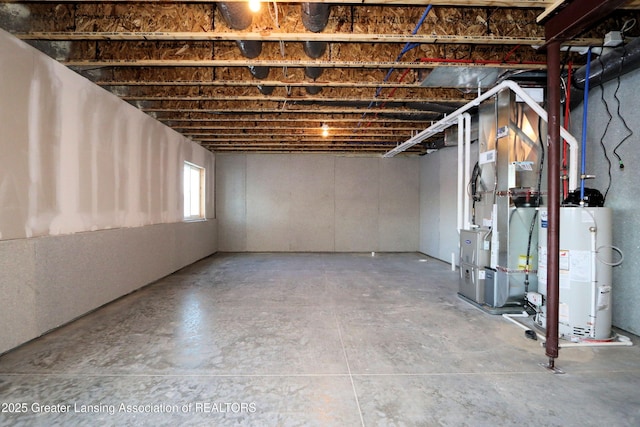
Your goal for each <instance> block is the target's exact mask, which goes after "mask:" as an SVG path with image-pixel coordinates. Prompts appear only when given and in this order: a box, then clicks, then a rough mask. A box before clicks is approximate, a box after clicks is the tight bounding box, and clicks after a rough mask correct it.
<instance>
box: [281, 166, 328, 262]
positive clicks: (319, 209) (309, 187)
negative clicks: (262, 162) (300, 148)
mask: <svg viewBox="0 0 640 427" xmlns="http://www.w3.org/2000/svg"><path fill="white" fill-rule="evenodd" d="M290 161H291V169H290V174H291V175H290V185H291V203H290V211H289V214H290V220H289V241H290V249H291V250H292V251H312V252H331V251H333V248H334V245H335V242H334V239H335V236H334V234H335V229H334V227H335V224H334V212H335V200H334V192H335V182H334V172H335V171H334V159H333V158H332V157H329V156H315V155H295V156H293V155H292V156H291V160H290Z"/></svg>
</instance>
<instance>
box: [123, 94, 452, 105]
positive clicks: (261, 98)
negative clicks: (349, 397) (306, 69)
mask: <svg viewBox="0 0 640 427" xmlns="http://www.w3.org/2000/svg"><path fill="white" fill-rule="evenodd" d="M120 98H121V99H123V100H125V101H129V102H135V101H143V102H162V101H174V102H202V101H205V102H206V101H214V102H233V101H246V102H250V101H259V102H327V103H328V102H347V103H348V102H380V103H382V102H386V103H394V104H399V103H431V104H436V103H437V104H450V103H455V104H460V102H461V100H462V101H463V102H464V99H463V98H461V99H443V98H418V97H412V98H385V97H382V96H381V97H377V98H365V97H359V98H346V97H340V98H329V97H324V98H323V97H321V96H272V95H255V96H251V95H250V96H244V95H238V96H122V97H120Z"/></svg>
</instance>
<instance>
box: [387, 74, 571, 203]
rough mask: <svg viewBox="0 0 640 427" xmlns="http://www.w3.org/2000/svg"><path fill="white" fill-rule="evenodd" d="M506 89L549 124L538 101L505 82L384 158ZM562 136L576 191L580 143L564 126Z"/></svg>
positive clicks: (441, 127) (415, 136)
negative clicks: (566, 147)
mask: <svg viewBox="0 0 640 427" xmlns="http://www.w3.org/2000/svg"><path fill="white" fill-rule="evenodd" d="M505 88H509V89H511V90H512V91H513V92H514V93H516V94H517V95H518V96H519V97H520V99H522V101H523V102H525V103H526V104H527V105H528V106H529V107H531V109H532V110H533V111H535V112H536V114H537V115H538V116H539V117H540V118H541V119H542V120H544V121H545V122H547V123H548V116H547V112H546V111H545V110H544V108H542V107H541V106H540V105H539V104H538V103H537V102H536V101H534V100H533V98H531V96H529V94H528V93H526V92H525V91H524V89H522V88H521V87H520V86H518V84H517V83H516V82H513V81H511V80H505V81H504V82H502V83H500V84H499V85H497V86H495V87H494V88H492V89H490V90H488V91H487V92H485V93H484V94H483V95H480V96H478V97H477V98H476V99H474V100H472V101H470V102H468V103H467V104H465V105H463V106H462V107H460V108H458V109H457V110H456V111H454V112H453V113H451V114H449V115H448V116H446V117H444V118H442V119H440V120H438V121H437V122H435V123H434V124H432V125H431V126H429V127H428V128H426V129H425V130H423V131H422V132H419V133H417V134H416V135H414V136H412V137H411V138H409V139H408V140H406V141H405V142H403V143H402V144H400V145H398V146H397V147H395V148H394V149H393V150H389V151H387V152H386V153H385V154H384V155H383V156H382V157H393V156H395V155H396V154H398V153H402V152H403V151H405V150H407V149H408V148H411V147H413V146H414V145H416V144H419V143H420V142H422V141H424V140H425V139H427V138H429V137H431V136H433V135H436V134H438V133H440V132H442V131H444V130H445V129H447V128H448V127H450V126H452V125H454V124H456V122H457V119H458V116H460V115H462V114H464V113H466V112H467V111H468V110H470V109H472V108H474V107H477V106H478V105H480V103H482V102H483V101H486V100H487V99H489V98H491V97H492V96H494V95H496V94H497V93H498V92H500V91H501V90H503V89H505ZM560 136H561V137H562V138H563V139H564V140H565V141H567V144H568V145H569V156H570V157H569V190H575V189H576V188H578V141H577V140H576V139H575V138H574V137H573V135H571V134H570V133H569V132H568V131H567V130H566V129H565V128H564V127H562V126H560Z"/></svg>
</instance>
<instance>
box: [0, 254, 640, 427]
mask: <svg viewBox="0 0 640 427" xmlns="http://www.w3.org/2000/svg"><path fill="white" fill-rule="evenodd" d="M456 291H457V273H455V272H452V271H451V269H450V266H449V265H447V264H445V263H442V262H440V261H437V260H433V259H430V258H427V257H425V256H423V255H421V254H413V253H409V254H406V253H405V254H376V255H375V256H373V257H372V256H371V254H368V253H367V254H328V253H327V254H324V253H322V254H310V253H303V254H282V253H281V254H269V253H264V254H217V255H214V256H212V257H209V258H206V259H204V260H201V261H199V262H197V263H195V264H193V265H191V266H189V267H186V268H184V269H182V270H180V271H178V272H176V273H175V274H173V275H171V276H168V277H166V278H164V279H162V280H160V281H158V282H156V283H154V284H151V285H149V286H147V287H145V288H143V289H141V290H139V291H137V292H134V293H133V294H131V295H128V296H126V297H124V298H121V299H119V300H117V301H115V302H113V303H111V304H108V305H107V306H105V307H102V308H100V309H99V310H97V311H95V312H93V313H90V314H88V315H87V316H84V317H83V318H81V319H78V320H77V321H75V322H73V323H71V324H69V325H66V326H64V327H62V328H60V329H57V330H55V331H53V332H51V333H49V334H47V335H45V336H43V337H41V338H39V339H37V340H34V341H32V342H30V343H28V344H26V345H24V346H22V347H20V348H18V349H15V350H13V351H11V352H9V353H7V354H5V355H3V356H1V357H0V404H1V405H2V408H0V409H1V410H2V411H1V412H0V425H23V426H34V425H36V426H37V425H42V426H51V425H64V426H73V425H107V426H111V425H114V426H115V425H117V426H124V425H131V426H135V425H143V426H146V425H154V426H158V425H171V426H174V425H198V426H199V425H213V426H363V425H364V426H513V425H520V426H533V425H535V426H563V427H566V426H603V425H606V426H608V427H613V426H635V425H640V393H638V390H639V389H638V384H640V349H639V348H638V346H637V345H634V346H633V347H623V348H621V347H606V348H603V347H589V348H571V349H561V351H560V358H559V359H558V360H557V366H558V367H560V368H561V369H563V370H564V371H566V374H564V375H553V374H551V373H549V372H548V371H546V370H545V369H543V368H541V367H540V366H539V363H544V362H546V357H545V355H544V349H543V348H542V347H541V346H540V342H536V341H532V340H528V339H526V338H525V337H524V333H523V330H522V329H520V328H518V327H517V326H515V325H512V324H511V323H509V322H508V321H506V320H505V319H503V318H502V317H500V316H492V315H489V314H486V313H484V312H482V311H480V310H478V309H476V308H475V307H472V306H471V305H469V304H468V303H466V302H464V301H462V300H461V299H459V298H458V297H457V295H456ZM625 335H628V336H630V337H631V338H632V340H633V341H634V342H636V340H637V337H635V336H632V335H630V334H625Z"/></svg>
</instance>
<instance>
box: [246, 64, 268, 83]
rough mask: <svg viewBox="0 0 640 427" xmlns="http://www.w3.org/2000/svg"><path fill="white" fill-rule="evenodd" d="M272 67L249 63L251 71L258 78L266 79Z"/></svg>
mask: <svg viewBox="0 0 640 427" xmlns="http://www.w3.org/2000/svg"><path fill="white" fill-rule="evenodd" d="M269 71H270V68H269V67H264V66H257V67H256V66H255V65H249V72H250V73H251V75H252V76H253V77H255V78H256V79H260V80H262V79H266V78H267V76H268V75H269Z"/></svg>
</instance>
